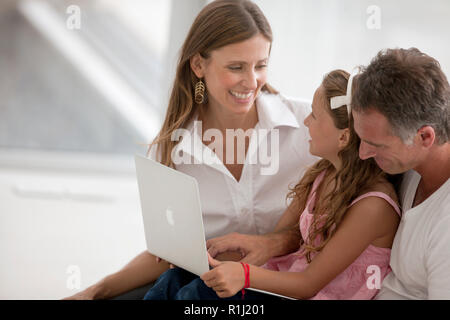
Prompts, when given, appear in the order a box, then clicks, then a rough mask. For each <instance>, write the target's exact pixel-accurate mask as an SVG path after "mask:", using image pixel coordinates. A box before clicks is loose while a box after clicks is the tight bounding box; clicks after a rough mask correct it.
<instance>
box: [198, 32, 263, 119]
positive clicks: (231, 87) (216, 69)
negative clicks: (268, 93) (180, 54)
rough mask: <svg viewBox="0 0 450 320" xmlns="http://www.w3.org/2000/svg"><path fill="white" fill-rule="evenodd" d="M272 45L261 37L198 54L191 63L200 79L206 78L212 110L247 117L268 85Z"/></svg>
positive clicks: (259, 35)
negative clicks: (205, 55) (206, 57)
mask: <svg viewBox="0 0 450 320" xmlns="http://www.w3.org/2000/svg"><path fill="white" fill-rule="evenodd" d="M270 45H271V44H270V42H269V41H268V40H267V39H266V38H264V36H262V35H261V34H258V35H256V36H254V37H252V38H250V39H248V40H245V41H243V42H239V43H235V44H230V45H227V46H225V47H222V48H219V49H217V50H214V51H212V52H211V54H210V57H209V58H208V59H203V58H202V57H200V56H199V55H197V57H194V58H193V59H192V60H191V67H192V69H193V70H194V72H195V73H196V75H197V77H199V78H204V82H205V85H206V90H207V94H208V101H209V107H210V108H216V109H217V110H218V111H220V112H221V113H225V114H245V113H247V112H248V111H249V110H250V109H251V107H252V106H253V104H254V102H255V99H256V97H257V95H258V93H259V91H260V90H261V88H262V87H263V86H264V84H265V83H266V79H267V64H268V60H269V52H270Z"/></svg>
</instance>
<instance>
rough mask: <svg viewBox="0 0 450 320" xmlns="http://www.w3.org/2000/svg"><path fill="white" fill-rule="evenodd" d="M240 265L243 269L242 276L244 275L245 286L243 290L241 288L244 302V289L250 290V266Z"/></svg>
mask: <svg viewBox="0 0 450 320" xmlns="http://www.w3.org/2000/svg"><path fill="white" fill-rule="evenodd" d="M241 265H242V267H243V268H244V275H245V284H244V288H242V300H244V295H245V289H246V288H250V266H249V265H248V264H246V263H243V262H241Z"/></svg>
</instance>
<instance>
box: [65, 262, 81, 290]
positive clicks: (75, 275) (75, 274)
mask: <svg viewBox="0 0 450 320" xmlns="http://www.w3.org/2000/svg"><path fill="white" fill-rule="evenodd" d="M66 274H69V276H68V277H67V280H66V287H67V289H69V290H79V289H80V288H81V269H80V267H79V266H77V265H70V266H68V267H67V269H66Z"/></svg>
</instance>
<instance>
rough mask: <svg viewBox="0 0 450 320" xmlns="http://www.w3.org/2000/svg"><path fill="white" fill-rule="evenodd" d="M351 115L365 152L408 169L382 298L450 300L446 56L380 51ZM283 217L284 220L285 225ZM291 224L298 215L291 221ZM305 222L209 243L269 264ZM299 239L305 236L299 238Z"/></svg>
mask: <svg viewBox="0 0 450 320" xmlns="http://www.w3.org/2000/svg"><path fill="white" fill-rule="evenodd" d="M351 107H352V114H353V118H354V127H355V131H356V132H357V134H358V135H359V137H360V138H361V145H360V157H361V158H362V159H368V158H372V157H373V158H374V160H375V161H376V163H377V164H378V165H379V166H380V168H381V169H383V170H384V171H385V172H387V173H390V174H399V173H405V174H404V178H403V182H402V186H401V187H400V190H399V198H400V201H401V204H402V209H403V210H402V211H403V217H402V221H401V223H400V226H399V229H398V231H397V234H396V237H395V240H394V244H393V248H392V252H391V267H392V272H391V273H390V274H389V275H388V276H387V277H386V278H385V280H384V281H383V284H382V289H381V291H380V293H379V294H378V296H377V298H378V299H450V179H449V178H450V142H449V140H450V87H449V83H448V81H447V78H446V76H445V75H444V73H443V72H442V70H441V68H440V65H439V63H438V62H437V61H436V60H435V59H433V58H431V57H429V56H427V55H426V54H424V53H422V52H420V51H419V50H417V49H415V48H412V49H408V50H405V49H388V50H385V51H381V52H380V53H379V54H378V55H377V56H376V57H375V58H374V59H373V60H372V62H371V63H370V65H369V66H367V67H366V68H364V69H363V70H362V73H360V74H359V75H357V76H356V77H355V80H354V89H353V95H352V103H351ZM283 218H284V216H283V217H282V218H281V220H280V223H279V225H283V224H284V225H285V226H287V224H286V223H283ZM290 223H292V221H290ZM296 231H298V226H294V227H292V228H290V227H289V228H288V227H285V228H282V229H279V230H277V232H274V233H272V234H266V235H258V236H254V235H253V236H250V235H242V234H236V233H234V234H230V235H226V236H224V237H220V238H216V239H211V240H209V241H208V242H207V245H208V248H209V252H210V254H211V255H212V256H214V255H215V254H217V253H218V252H224V251H227V250H240V251H241V252H242V254H243V256H244V258H243V261H246V262H251V263H254V264H262V263H264V262H265V261H266V260H267V259H268V258H270V257H271V256H277V255H283V254H287V253H288V252H290V251H291V250H294V249H295V248H293V247H292V244H295V243H296V242H295V239H296V237H297V239H298V238H299V237H300V235H299V234H298V232H296ZM297 243H298V242H297Z"/></svg>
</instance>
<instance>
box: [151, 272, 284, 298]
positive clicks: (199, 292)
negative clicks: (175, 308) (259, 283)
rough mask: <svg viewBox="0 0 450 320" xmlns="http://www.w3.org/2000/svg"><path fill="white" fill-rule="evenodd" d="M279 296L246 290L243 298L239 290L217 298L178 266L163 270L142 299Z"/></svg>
mask: <svg viewBox="0 0 450 320" xmlns="http://www.w3.org/2000/svg"><path fill="white" fill-rule="evenodd" d="M271 299H276V300H279V299H280V298H278V297H275V296H271V295H267V294H263V293H259V292H254V291H248V290H246V292H245V295H244V299H242V293H241V291H239V292H238V293H237V294H236V295H234V296H232V297H229V298H219V297H218V296H217V294H216V292H215V291H214V290H213V289H211V288H209V287H207V286H206V285H205V283H204V282H203V280H202V279H200V278H199V277H198V276H197V275H195V274H192V273H190V272H188V271H186V270H183V269H180V268H174V269H169V270H167V271H166V272H164V273H163V274H162V275H161V276H160V277H159V278H158V280H157V281H156V282H155V284H154V286H153V287H152V288H151V289H150V290H149V291H148V292H147V293H146V295H145V296H144V300H229V301H232V300H271Z"/></svg>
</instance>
